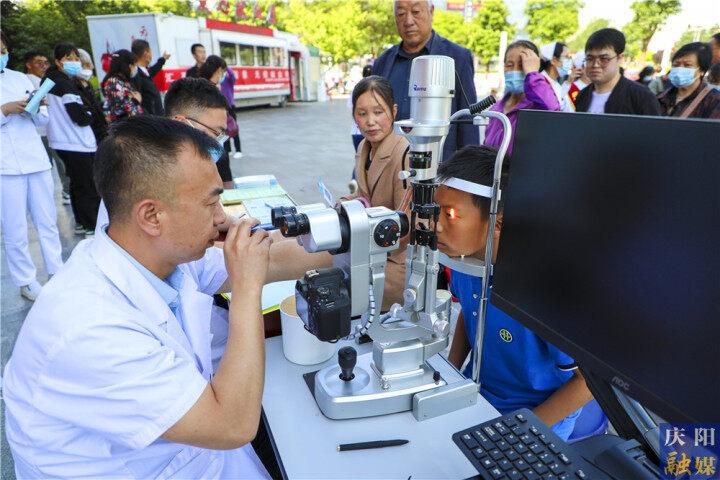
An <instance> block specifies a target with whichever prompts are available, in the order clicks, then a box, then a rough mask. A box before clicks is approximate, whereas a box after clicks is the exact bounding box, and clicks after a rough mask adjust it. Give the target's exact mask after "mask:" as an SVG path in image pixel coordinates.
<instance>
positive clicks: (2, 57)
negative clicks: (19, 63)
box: [0, 53, 10, 70]
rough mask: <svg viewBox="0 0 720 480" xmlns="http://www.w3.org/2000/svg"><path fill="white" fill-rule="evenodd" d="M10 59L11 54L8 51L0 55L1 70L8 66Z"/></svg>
mask: <svg viewBox="0 0 720 480" xmlns="http://www.w3.org/2000/svg"><path fill="white" fill-rule="evenodd" d="M8 60H10V55H9V54H7V53H3V54H2V55H0V70H5V67H7V64H8Z"/></svg>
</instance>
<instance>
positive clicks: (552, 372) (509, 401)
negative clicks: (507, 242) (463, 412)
mask: <svg viewBox="0 0 720 480" xmlns="http://www.w3.org/2000/svg"><path fill="white" fill-rule="evenodd" d="M496 155H497V150H495V149H492V148H490V147H484V146H483V147H478V146H468V147H465V148H463V149H461V150H459V151H458V152H456V153H455V155H454V156H453V157H452V158H451V159H450V160H448V161H446V162H444V163H442V164H441V165H440V167H439V169H438V177H439V180H440V183H441V184H442V185H441V186H440V187H438V189H437V192H436V194H435V201H436V202H437V203H438V204H439V205H440V208H441V212H440V220H439V222H438V227H437V232H438V248H439V249H440V250H441V251H443V252H444V253H446V254H447V255H449V256H453V257H455V256H460V255H465V256H475V257H478V258H480V259H484V257H485V239H486V234H487V228H488V218H489V211H490V199H489V198H487V197H489V196H490V195H491V190H490V189H489V188H488V189H485V188H484V187H483V186H487V187H491V186H492V183H493V170H494V165H495V157H496ZM505 163H506V164H507V161H506V162H505ZM506 166H507V165H506ZM506 181H507V174H506V173H503V177H502V181H501V186H500V189H501V191H502V190H503V189H504V187H505V183H506ZM483 190H487V191H483ZM500 198H501V203H500V205H499V207H498V215H497V224H496V228H495V233H494V235H495V242H494V249H493V250H494V251H493V262H494V261H495V258H496V256H497V247H498V243H499V238H500V229H501V227H502V196H501V197H500ZM481 287H482V279H481V278H478V277H472V276H469V275H465V274H463V273H460V272H456V271H452V273H451V276H450V290H451V291H452V293H453V295H454V296H455V297H457V298H458V299H459V300H460V305H461V306H462V313H461V314H460V317H459V318H458V323H457V327H456V329H455V335H454V337H453V340H452V345H451V347H450V354H449V355H448V360H449V361H450V362H451V363H452V364H453V365H455V366H456V367H457V368H458V369H460V368H461V367H462V364H463V363H464V361H465V359H466V357H467V355H468V353H470V352H471V351H472V350H473V347H474V345H475V332H476V328H477V321H478V305H479V302H480V294H481ZM473 363H474V359H473V358H471V359H470V362H469V364H468V366H467V368H465V370H464V371H463V374H464V375H465V376H467V377H470V376H471V375H472V367H473ZM480 385H481V390H480V393H481V394H482V395H483V397H485V398H486V399H487V400H488V401H489V402H490V403H491V404H492V405H493V406H494V407H495V408H496V409H497V410H498V411H499V412H500V413H501V414H505V413H508V412H512V411H513V410H517V409H518V408H523V407H525V408H529V409H531V410H532V411H533V412H534V413H535V415H537V416H538V417H539V418H540V419H541V420H542V421H543V422H545V423H546V424H547V425H549V426H551V427H552V429H553V430H554V431H555V433H557V434H558V435H559V436H560V437H561V438H563V439H564V440H567V438H568V437H569V436H570V434H571V433H572V431H573V428H574V426H575V420H576V419H577V417H578V415H579V414H580V410H581V409H582V406H583V405H584V404H585V403H587V402H588V401H589V400H591V399H592V395H591V393H590V391H589V390H588V388H587V386H586V385H585V380H584V379H583V377H582V374H581V373H580V371H579V370H578V369H577V367H576V365H575V364H574V362H573V360H572V358H570V357H569V356H568V355H566V354H565V353H563V352H561V351H560V350H558V349H557V348H556V347H555V346H553V345H551V344H550V343H548V342H546V341H545V340H543V339H542V338H540V337H538V336H537V335H535V334H534V333H533V332H532V331H530V330H529V329H527V328H525V327H524V326H523V325H521V324H520V323H518V322H516V321H515V320H513V319H512V318H511V317H510V316H508V315H507V314H505V313H504V312H503V311H501V310H499V309H498V308H496V307H495V306H493V305H492V304H489V305H488V310H487V315H486V320H485V335H484V339H483V349H482V362H481V371H480Z"/></svg>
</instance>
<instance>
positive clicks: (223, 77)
mask: <svg viewBox="0 0 720 480" xmlns="http://www.w3.org/2000/svg"><path fill="white" fill-rule="evenodd" d="M226 78H227V72H223V74H222V75H220V80H218V84H221V83H223V82H224V81H225V79H226Z"/></svg>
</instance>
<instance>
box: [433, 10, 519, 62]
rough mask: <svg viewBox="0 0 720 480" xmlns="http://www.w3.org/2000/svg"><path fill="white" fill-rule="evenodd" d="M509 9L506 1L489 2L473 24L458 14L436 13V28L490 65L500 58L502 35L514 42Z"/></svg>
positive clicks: (474, 19) (434, 25)
mask: <svg viewBox="0 0 720 480" xmlns="http://www.w3.org/2000/svg"><path fill="white" fill-rule="evenodd" d="M508 14H509V12H508V9H507V7H506V6H505V3H504V2H503V1H502V0H486V1H484V2H483V3H482V8H481V9H480V10H479V11H478V12H477V14H476V15H475V17H473V19H472V21H471V22H470V23H464V21H463V16H462V15H458V14H457V13H451V12H443V11H439V10H435V15H434V18H433V28H434V29H435V31H436V32H437V33H439V34H440V35H442V36H443V37H445V38H447V39H449V40H452V41H453V42H455V43H458V44H460V45H462V46H464V47H467V48H468V49H470V51H471V52H472V53H473V55H475V56H476V57H477V58H478V61H479V62H480V63H483V64H486V65H487V64H489V63H490V62H491V61H492V60H493V59H494V58H495V57H496V56H497V54H498V49H499V48H500V33H501V32H503V31H506V32H508V38H512V36H513V35H514V32H515V28H514V27H513V26H512V25H510V24H509V23H508V21H507V17H508Z"/></svg>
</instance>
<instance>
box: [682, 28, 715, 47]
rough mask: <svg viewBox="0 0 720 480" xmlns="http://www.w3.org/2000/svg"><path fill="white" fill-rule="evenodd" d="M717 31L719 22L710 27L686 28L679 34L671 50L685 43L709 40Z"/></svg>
mask: <svg viewBox="0 0 720 480" xmlns="http://www.w3.org/2000/svg"><path fill="white" fill-rule="evenodd" d="M717 32H720V24H718V25H715V26H714V27H710V28H688V29H687V30H685V31H684V32H683V34H682V35H680V38H679V39H678V41H677V42H675V46H674V47H673V50H677V49H678V48H680V47H682V46H683V45H685V44H686V43H691V42H709V41H710V37H712V36H713V34H715V33H717Z"/></svg>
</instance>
